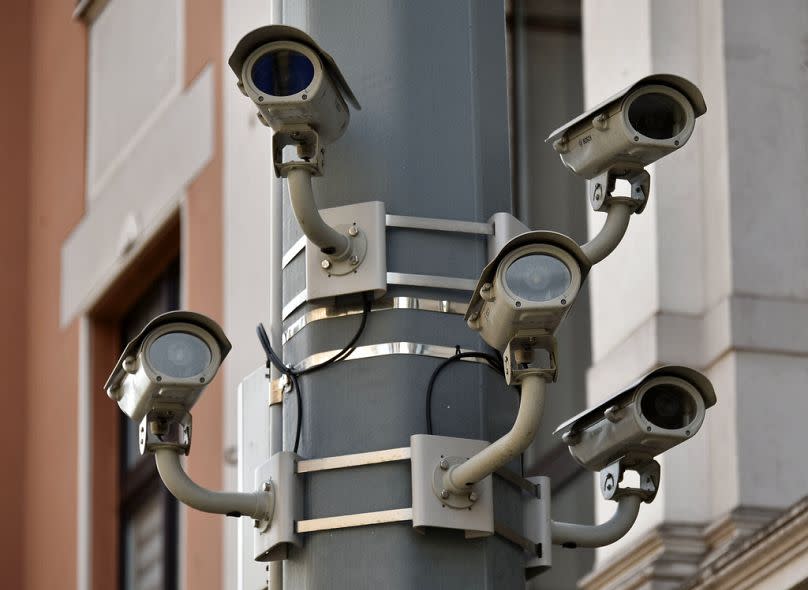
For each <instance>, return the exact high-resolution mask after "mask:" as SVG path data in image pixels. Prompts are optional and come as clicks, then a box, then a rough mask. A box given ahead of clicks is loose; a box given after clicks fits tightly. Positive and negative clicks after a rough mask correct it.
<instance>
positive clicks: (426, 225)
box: [281, 214, 494, 268]
mask: <svg viewBox="0 0 808 590" xmlns="http://www.w3.org/2000/svg"><path fill="white" fill-rule="evenodd" d="M385 225H386V226H387V227H398V228H402V229H422V230H428V231H441V232H449V233H458V234H474V235H480V236H492V235H494V224H493V223H482V222H479V221H460V220H457V219H436V218H434V217H412V216H409V215H390V214H388V215H385ZM305 248H306V236H301V237H300V238H299V239H298V240H297V241H296V242H295V243H294V244H292V246H291V247H290V248H289V249H288V250H287V251H286V252H284V254H283V258H282V260H281V268H286V267H287V266H288V265H289V263H290V262H292V260H294V259H295V257H296V256H297V255H298V254H300V253H301V252H302V251H303V250H304V249H305Z"/></svg>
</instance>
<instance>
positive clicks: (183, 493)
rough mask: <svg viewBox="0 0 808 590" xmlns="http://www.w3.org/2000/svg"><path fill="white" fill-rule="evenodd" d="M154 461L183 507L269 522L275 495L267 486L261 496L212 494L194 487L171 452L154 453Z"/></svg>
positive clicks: (160, 450) (176, 455) (173, 452)
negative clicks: (184, 505)
mask: <svg viewBox="0 0 808 590" xmlns="http://www.w3.org/2000/svg"><path fill="white" fill-rule="evenodd" d="M154 459H155V462H156V463H157V471H158V472H159V473H160V478H161V479H162V480H163V483H164V484H165V485H166V487H167V488H168V491H169V492H171V494H172V495H173V496H174V497H175V498H177V500H179V501H180V502H182V503H183V504H186V505H188V506H190V507H191V508H195V509H197V510H201V511H202V512H212V513H214V514H226V515H227V516H248V517H250V518H254V519H255V520H260V521H267V520H272V514H273V512H274V506H275V494H274V491H273V490H272V488H271V487H270V486H267V488H268V489H267V490H266V491H261V492H252V493H245V492H241V493H239V492H214V491H212V490H208V489H206V488H203V487H202V486H200V485H198V484H196V483H194V482H193V481H192V480H191V478H190V477H188V474H187V473H186V472H185V470H184V469H183V468H182V465H181V464H180V455H179V453H178V452H176V451H174V450H172V449H165V448H163V449H156V450H155V451H154Z"/></svg>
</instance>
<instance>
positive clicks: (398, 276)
mask: <svg viewBox="0 0 808 590" xmlns="http://www.w3.org/2000/svg"><path fill="white" fill-rule="evenodd" d="M387 284H388V285H403V286H407V287H429V288H430V289H448V290H450V291H474V289H475V288H476V287H477V280H476V279H463V278H458V277H443V276H437V275H420V274H410V273H403V272H388V273H387Z"/></svg>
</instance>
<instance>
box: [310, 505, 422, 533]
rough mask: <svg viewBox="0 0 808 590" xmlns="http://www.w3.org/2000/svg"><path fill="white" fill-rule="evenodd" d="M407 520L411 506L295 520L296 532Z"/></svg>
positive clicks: (409, 516) (410, 516) (410, 518)
mask: <svg viewBox="0 0 808 590" xmlns="http://www.w3.org/2000/svg"><path fill="white" fill-rule="evenodd" d="M407 520H412V508H395V509H393V510H380V511H378V512H363V513H361V514H345V515H343V516H329V517H326V518H311V519H309V520H299V521H297V532H298V533H313V532H315V531H330V530H334V529H345V528H349V527H357V526H368V525H372V524H387V523H390V522H403V521H407Z"/></svg>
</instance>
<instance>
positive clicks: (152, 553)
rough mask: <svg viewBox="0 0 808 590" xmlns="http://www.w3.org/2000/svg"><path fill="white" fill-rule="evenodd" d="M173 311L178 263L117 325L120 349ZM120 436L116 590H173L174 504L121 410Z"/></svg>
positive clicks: (175, 586) (175, 581)
mask: <svg viewBox="0 0 808 590" xmlns="http://www.w3.org/2000/svg"><path fill="white" fill-rule="evenodd" d="M178 308H179V261H178V260H177V261H175V262H174V263H172V264H171V265H170V266H169V267H168V269H167V270H165V271H164V272H163V274H162V275H160V276H159V277H158V278H157V279H156V280H155V281H154V283H153V284H152V286H151V287H150V288H149V289H148V290H147V291H146V293H145V294H144V295H143V296H141V297H140V299H138V300H137V301H136V302H135V304H134V305H133V306H132V307H131V308H130V309H129V311H128V312H127V313H126V314H125V315H124V316H123V318H122V319H121V322H120V343H121V348H123V346H125V345H126V343H127V342H128V341H129V340H131V339H132V338H133V337H134V336H136V335H137V334H138V333H139V332H140V331H141V329H142V328H143V326H144V325H145V324H146V323H147V322H148V321H149V320H151V319H152V318H153V317H155V316H157V315H159V314H161V313H165V312H167V311H171V310H174V309H178ZM118 414H119V416H120V420H121V425H120V429H119V433H120V445H119V448H120V459H119V473H120V490H121V493H120V508H119V518H120V529H119V530H120V534H119V543H120V545H119V547H120V561H119V564H120V568H119V569H120V572H119V574H120V588H121V590H176V588H177V544H178V525H177V517H178V506H177V501H176V499H175V498H174V497H173V496H172V495H171V494H170V493H168V490H166V489H165V486H164V485H163V483H162V481H161V480H160V476H159V474H158V473H157V467H156V466H155V462H154V458H153V457H152V456H151V455H145V456H141V455H140V451H139V449H138V436H137V430H138V425H137V424H135V423H134V422H133V421H132V420H130V419H129V418H128V417H127V416H126V415H125V414H123V413H122V412H118Z"/></svg>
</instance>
